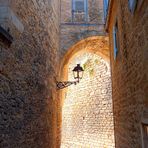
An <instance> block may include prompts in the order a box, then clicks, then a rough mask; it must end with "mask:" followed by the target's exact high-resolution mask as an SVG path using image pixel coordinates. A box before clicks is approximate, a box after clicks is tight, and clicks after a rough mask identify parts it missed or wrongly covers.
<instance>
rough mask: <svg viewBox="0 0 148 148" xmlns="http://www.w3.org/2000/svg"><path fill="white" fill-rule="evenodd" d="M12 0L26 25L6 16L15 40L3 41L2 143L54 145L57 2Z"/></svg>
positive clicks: (24, 147) (9, 146) (8, 146)
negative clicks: (18, 26)
mask: <svg viewBox="0 0 148 148" xmlns="http://www.w3.org/2000/svg"><path fill="white" fill-rule="evenodd" d="M11 2H12V3H13V6H14V7H12V9H13V12H14V13H15V14H17V16H18V19H19V20H20V21H21V22H22V24H23V26H24V31H23V33H20V34H19V36H16V34H17V33H16V30H15V29H13V26H12V27H11V23H10V24H9V20H8V25H9V28H10V34H11V35H12V36H13V37H14V42H13V43H12V45H11V46H10V47H7V45H6V44H3V43H2V42H0V147H1V148H49V147H52V148H54V147H56V135H55V132H54V131H56V122H55V119H56V117H57V116H56V90H55V89H56V87H55V77H56V70H57V69H56V67H57V65H58V63H57V49H58V47H59V45H58V39H59V36H58V34H59V2H58V0H54V2H53V1H48V0H45V1H42V0H27V1H23V0H14V1H11ZM14 8H15V9H14ZM6 25H7V24H6ZM53 92H54V95H53Z"/></svg>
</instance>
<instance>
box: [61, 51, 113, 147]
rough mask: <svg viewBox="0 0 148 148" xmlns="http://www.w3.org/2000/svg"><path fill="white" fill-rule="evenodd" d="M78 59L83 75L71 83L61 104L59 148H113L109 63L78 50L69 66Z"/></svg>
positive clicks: (71, 75) (70, 67) (70, 69)
mask: <svg viewBox="0 0 148 148" xmlns="http://www.w3.org/2000/svg"><path fill="white" fill-rule="evenodd" d="M78 63H81V65H82V66H83V68H84V70H85V71H84V75H83V79H82V80H81V81H80V83H79V84H77V85H73V86H70V87H69V88H68V90H67V93H66V94H65V99H64V104H63V108H62V143H61V148H78V147H81V148H113V147H114V126H113V114H112V95H111V94H112V89H111V75H110V66H109V63H108V62H106V61H105V60H104V59H102V58H101V57H100V56H98V55H95V54H92V53H89V52H86V53H83V54H79V53H77V54H76V55H75V57H74V58H73V59H72V60H71V61H70V63H69V69H68V80H70V81H71V80H73V73H72V69H73V68H74V67H75V66H76V64H78Z"/></svg>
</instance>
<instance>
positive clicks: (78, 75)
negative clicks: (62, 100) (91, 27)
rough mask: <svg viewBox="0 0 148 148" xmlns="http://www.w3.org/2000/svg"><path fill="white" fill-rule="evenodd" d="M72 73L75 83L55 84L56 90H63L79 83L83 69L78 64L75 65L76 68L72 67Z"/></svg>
mask: <svg viewBox="0 0 148 148" xmlns="http://www.w3.org/2000/svg"><path fill="white" fill-rule="evenodd" d="M72 71H73V77H74V79H76V81H63V82H57V89H63V88H65V87H68V86H70V85H72V84H75V85H76V84H77V83H79V82H80V79H82V78H83V73H84V69H83V68H82V67H81V66H80V64H77V66H76V67H74V69H73V70H72Z"/></svg>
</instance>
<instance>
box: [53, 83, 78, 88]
mask: <svg viewBox="0 0 148 148" xmlns="http://www.w3.org/2000/svg"><path fill="white" fill-rule="evenodd" d="M77 83H78V81H64V82H57V83H56V84H57V89H63V88H65V87H68V86H70V85H72V84H74V85H76V84H77Z"/></svg>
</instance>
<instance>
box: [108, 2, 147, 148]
mask: <svg viewBox="0 0 148 148" xmlns="http://www.w3.org/2000/svg"><path fill="white" fill-rule="evenodd" d="M133 2H134V3H131V1H130V0H129V1H128V0H120V1H117V0H111V1H110V3H109V9H108V16H107V21H106V29H107V30H108V32H109V38H110V51H111V69H112V85H113V86H112V87H113V113H114V122H115V144H116V148H125V147H126V148H147V147H148V143H147V142H148V130H147V129H148V66H147V63H148V38H147V35H148V7H147V6H148V1H147V0H141V1H137V0H134V1H133Z"/></svg>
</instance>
